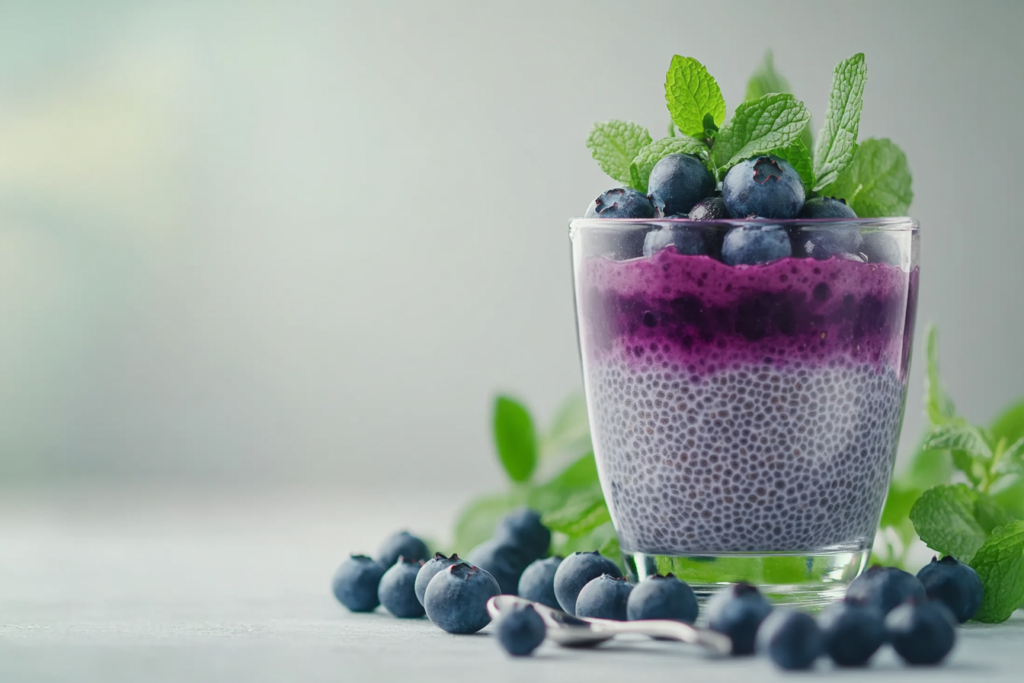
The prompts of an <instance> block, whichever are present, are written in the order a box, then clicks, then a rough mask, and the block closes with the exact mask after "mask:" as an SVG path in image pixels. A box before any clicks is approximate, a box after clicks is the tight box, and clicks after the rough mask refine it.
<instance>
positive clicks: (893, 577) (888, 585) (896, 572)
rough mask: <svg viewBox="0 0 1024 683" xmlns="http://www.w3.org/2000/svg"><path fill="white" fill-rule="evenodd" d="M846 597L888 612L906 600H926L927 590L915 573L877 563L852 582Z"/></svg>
mask: <svg viewBox="0 0 1024 683" xmlns="http://www.w3.org/2000/svg"><path fill="white" fill-rule="evenodd" d="M846 597H847V599H849V600H856V601H860V602H862V603H864V604H865V605H867V606H869V607H874V608H875V609H877V610H879V611H880V612H881V613H882V614H888V613H889V612H891V611H892V610H893V609H894V608H895V607H896V605H898V604H900V603H901V602H903V601H905V600H909V599H911V598H914V599H917V600H924V598H925V592H924V586H922V585H921V582H920V581H919V580H918V579H917V577H916V576H914V575H913V574H910V573H907V572H905V571H903V570H902V569H897V568H896V567H882V566H879V565H875V566H873V567H871V568H870V569H868V570H867V571H866V572H864V573H863V574H861V575H860V576H858V577H857V578H856V579H854V580H853V582H852V583H850V585H849V586H848V587H847V588H846Z"/></svg>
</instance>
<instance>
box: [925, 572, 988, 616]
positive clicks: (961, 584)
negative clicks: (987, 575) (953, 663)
mask: <svg viewBox="0 0 1024 683" xmlns="http://www.w3.org/2000/svg"><path fill="white" fill-rule="evenodd" d="M917 578H918V579H919V580H920V581H921V584H922V585H923V586H924V591H925V593H926V594H927V595H928V597H929V598H931V599H932V600H941V601H942V602H943V603H945V605H946V607H948V608H949V611H950V612H952V613H953V616H954V617H956V619H957V621H959V622H960V623H961V624H962V623H964V622H965V621H967V620H968V619H970V618H971V617H973V616H974V613H975V612H977V611H978V608H979V607H981V597H982V590H983V589H982V585H981V579H980V578H979V577H978V572H976V571H974V569H972V568H971V567H968V566H967V565H966V564H964V563H963V562H960V561H959V560H957V559H956V558H955V557H953V556H952V555H946V556H945V557H944V558H942V559H941V560H937V559H935V558H934V557H933V558H932V561H931V562H930V563H929V564H926V565H925V566H924V567H922V568H921V571H919V572H918V573H917Z"/></svg>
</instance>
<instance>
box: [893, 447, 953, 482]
mask: <svg viewBox="0 0 1024 683" xmlns="http://www.w3.org/2000/svg"><path fill="white" fill-rule="evenodd" d="M952 474H953V463H952V461H951V460H950V457H949V452H948V451H945V450H937V451H933V450H928V449H925V448H921V447H920V446H919V447H918V450H917V452H916V453H915V454H914V457H913V458H912V459H911V461H910V466H909V467H908V468H907V470H906V471H905V472H904V473H903V475H902V476H901V477H900V482H901V483H902V484H903V485H904V486H908V487H911V488H917V489H921V490H922V491H923V490H924V489H929V488H931V487H933V486H938V485H939V484H945V483H947V482H948V481H949V478H950V476H952Z"/></svg>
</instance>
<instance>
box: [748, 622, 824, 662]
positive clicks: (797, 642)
mask: <svg viewBox="0 0 1024 683" xmlns="http://www.w3.org/2000/svg"><path fill="white" fill-rule="evenodd" d="M757 648H758V650H761V651H762V652H766V653H767V654H768V656H769V657H771V660H772V661H773V662H775V664H776V666H778V667H779V668H780V669H787V670H797V669H810V668H811V666H812V665H813V664H814V660H816V659H817V658H818V657H819V656H820V655H821V653H822V652H823V651H824V649H825V639H824V636H822V634H821V628H819V627H818V622H816V621H815V620H814V617H812V616H811V615H809V614H804V613H803V612H794V611H793V610H788V609H777V610H775V611H773V612H772V613H771V614H769V615H768V616H767V617H766V618H765V620H764V623H763V624H761V628H760V629H758V632H757Z"/></svg>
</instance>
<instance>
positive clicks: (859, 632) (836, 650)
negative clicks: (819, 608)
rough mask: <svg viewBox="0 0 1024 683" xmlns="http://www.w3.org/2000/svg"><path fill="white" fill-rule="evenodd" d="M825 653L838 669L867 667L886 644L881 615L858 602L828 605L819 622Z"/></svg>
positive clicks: (843, 601)
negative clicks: (839, 667)
mask: <svg viewBox="0 0 1024 683" xmlns="http://www.w3.org/2000/svg"><path fill="white" fill-rule="evenodd" d="M818 624H819V625H820V626H821V630H822V632H823V633H824V634H825V650H826V651H827V652H828V654H829V656H830V657H831V658H832V661H834V662H835V663H836V664H837V665H839V666H864V665H865V664H867V662H868V660H869V659H871V656H872V655H873V654H875V652H876V651H877V650H878V648H879V647H881V646H882V643H884V642H885V621H884V619H883V617H882V613H881V612H880V611H878V610H877V609H876V608H874V607H868V606H867V605H864V604H862V603H859V602H857V601H855V600H841V601H839V602H836V603H833V604H831V605H829V606H828V607H827V608H826V609H825V611H824V612H822V613H821V617H820V618H819V620H818Z"/></svg>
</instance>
